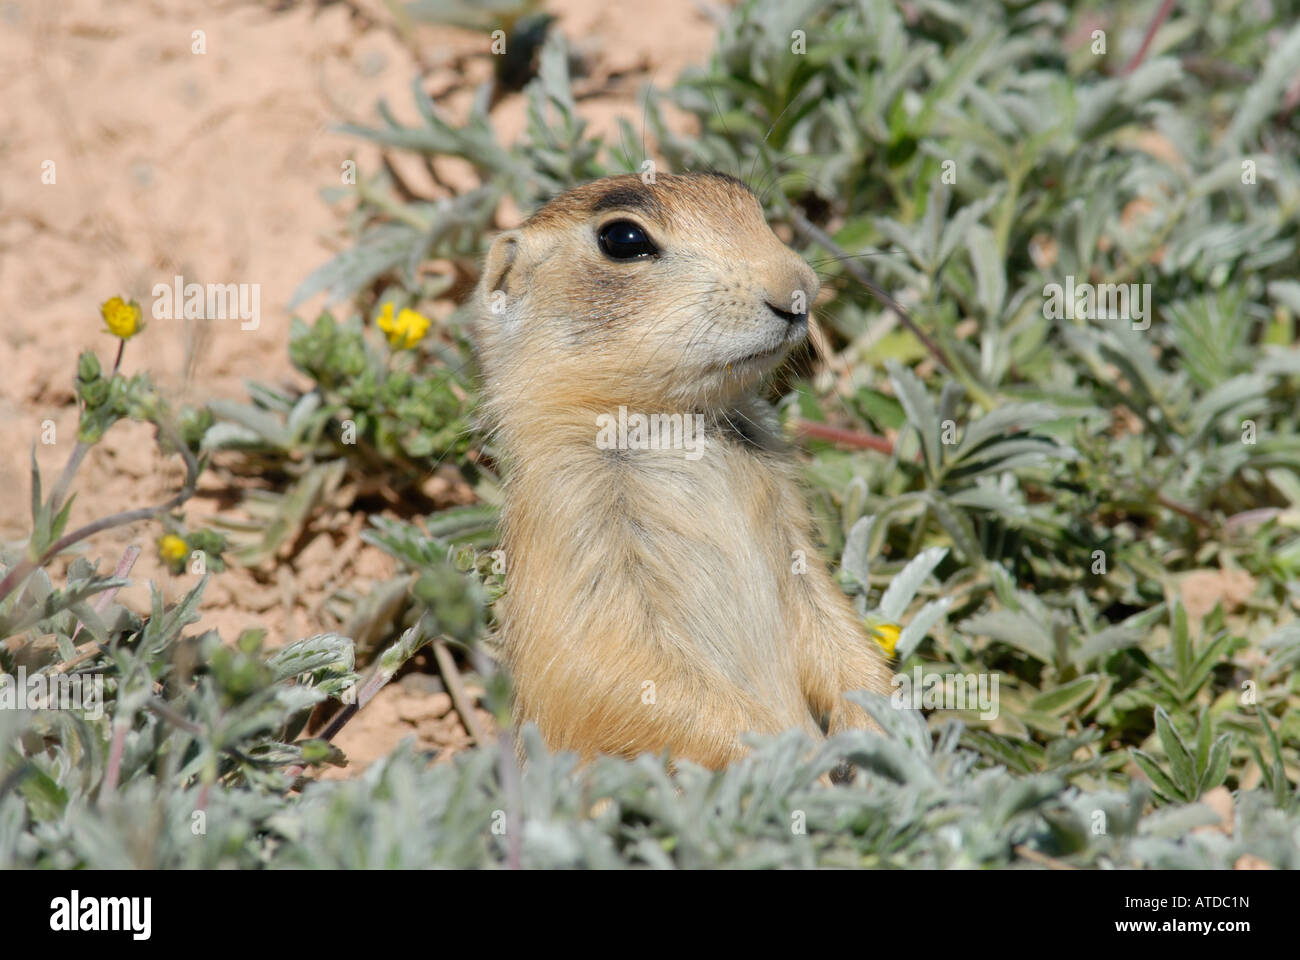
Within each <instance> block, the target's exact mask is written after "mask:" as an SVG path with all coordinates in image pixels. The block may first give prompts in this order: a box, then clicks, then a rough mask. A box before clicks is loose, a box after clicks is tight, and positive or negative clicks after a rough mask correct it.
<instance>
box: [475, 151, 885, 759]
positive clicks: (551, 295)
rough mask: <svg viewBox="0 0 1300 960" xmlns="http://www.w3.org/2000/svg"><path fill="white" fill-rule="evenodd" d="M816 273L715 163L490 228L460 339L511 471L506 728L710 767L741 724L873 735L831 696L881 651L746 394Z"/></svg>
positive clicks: (795, 323) (878, 672)
mask: <svg viewBox="0 0 1300 960" xmlns="http://www.w3.org/2000/svg"><path fill="white" fill-rule="evenodd" d="M817 287H818V281H817V276H816V274H815V273H814V272H813V271H812V269H811V268H810V267H809V266H808V265H807V264H806V263H805V262H804V261H803V259H802V258H800V257H799V256H798V255H797V254H795V253H794V252H793V251H792V250H790V249H789V248H788V247H786V246H785V245H784V244H783V243H782V242H781V241H780V240H779V239H778V238H777V237H776V235H775V234H774V233H773V232H772V230H771V229H770V228H769V227H768V225H767V223H766V222H765V220H764V218H763V212H762V208H761V206H760V204H759V202H758V200H757V199H756V198H755V197H754V195H753V194H752V193H751V192H750V191H749V189H748V188H747V187H745V186H744V184H742V183H741V182H740V181H738V180H736V179H734V178H732V177H729V176H726V175H723V174H714V173H710V174H691V175H684V176H663V175H661V176H659V177H658V178H657V181H656V182H655V183H651V184H646V183H643V182H642V181H641V179H640V178H638V177H635V176H620V177H610V178H607V179H604V180H598V181H595V182H593V183H588V184H585V185H583V186H581V187H578V188H576V189H574V190H571V191H569V192H568V193H565V194H563V195H562V196H560V197H558V198H556V199H555V200H553V201H551V202H550V203H549V204H547V205H546V206H545V207H543V208H542V209H541V210H540V211H538V212H537V213H536V214H534V215H533V216H532V217H531V218H530V219H529V220H527V221H526V222H525V223H524V224H523V225H522V226H520V227H519V228H518V229H515V230H510V231H507V232H505V233H503V234H501V235H500V236H499V237H497V238H496V240H495V241H494V242H493V244H492V247H491V249H490V251H489V252H488V255H487V259H486V263H485V267H484V271H483V276H482V278H481V280H480V282H479V286H478V289H477V290H476V292H475V298H476V316H477V320H476V325H475V331H474V334H475V340H476V344H477V350H478V356H479V362H480V365H481V367H482V371H483V376H484V387H485V389H484V398H485V399H484V412H485V415H486V419H487V422H488V425H489V426H490V428H491V429H492V430H493V432H494V437H495V438H496V440H497V442H498V444H499V448H500V450H501V452H502V454H503V459H504V466H505V469H506V498H505V506H504V511H503V528H502V529H503V543H502V545H503V547H504V549H505V556H506V593H505V595H504V596H503V597H502V598H501V600H500V601H499V602H498V607H497V613H498V618H499V621H500V624H501V629H502V638H501V639H502V647H503V650H504V652H505V657H506V661H507V663H508V665H509V667H510V670H511V673H512V675H513V679H514V685H515V704H514V713H515V719H516V721H517V722H519V723H524V722H527V721H533V722H535V723H536V724H537V726H538V728H539V729H540V731H541V733H542V736H543V737H544V739H545V740H546V742H547V743H548V744H549V746H550V747H551V748H552V749H557V750H558V749H568V750H575V751H577V752H578V753H580V754H581V755H582V756H583V757H584V758H590V757H592V756H593V755H595V754H614V755H620V756H625V757H630V756H633V755H635V754H638V753H642V752H646V751H652V752H660V751H663V750H665V749H666V750H667V751H668V753H669V754H670V755H671V757H673V758H674V759H681V758H686V759H690V760H693V761H695V762H696V763H700V764H703V765H705V766H709V767H721V766H724V765H726V764H727V763H729V762H730V761H732V760H733V759H735V758H736V757H738V756H740V755H742V754H743V753H744V752H745V750H746V748H745V746H744V745H743V744H742V742H741V739H740V735H741V733H743V732H744V731H747V730H753V731H759V732H763V733H775V732H778V731H781V730H785V729H789V728H792V727H797V728H801V729H803V730H805V731H807V732H808V733H809V734H811V735H812V736H813V737H815V738H821V737H822V735H823V728H822V723H821V720H822V718H827V719H828V723H829V727H828V729H829V731H830V732H835V731H836V730H839V729H843V728H845V727H873V726H874V724H873V723H872V721H871V720H870V718H869V717H868V716H867V714H866V713H865V712H864V711H863V710H862V709H861V708H859V707H857V706H856V705H854V704H851V703H849V702H848V701H846V700H845V699H844V698H843V696H842V694H843V693H844V692H845V691H847V690H858V689H867V690H873V691H876V692H880V693H885V692H888V690H889V675H890V671H889V667H888V664H887V660H886V657H885V655H884V653H883V651H882V650H881V649H880V648H879V647H878V646H877V644H875V643H874V642H873V641H872V640H871V639H870V638H869V637H868V635H867V633H866V631H865V629H864V628H863V626H862V624H861V622H860V620H859V618H858V616H857V614H856V613H855V612H854V610H853V608H852V606H851V604H850V603H849V601H848V599H847V598H846V597H845V596H844V594H843V592H842V591H841V590H840V589H839V588H838V586H837V585H836V584H835V582H834V581H833V580H832V579H831V578H830V575H829V574H828V573H827V571H826V567H825V565H824V563H823V562H822V559H821V557H820V555H819V553H818V551H817V549H816V547H815V545H814V543H813V539H812V526H813V524H812V520H811V516H810V514H809V511H808V509H807V507H806V505H805V503H804V500H803V495H802V493H801V490H800V486H799V483H798V480H797V471H796V464H795V460H794V457H793V454H792V452H791V451H790V450H788V449H787V447H786V445H785V443H784V441H783V439H782V437H781V436H780V432H779V427H778V423H777V419H776V415H775V411H773V410H772V409H771V407H770V406H769V405H768V404H767V403H766V402H765V401H763V400H762V399H760V397H759V396H758V394H757V388H758V386H759V385H760V383H761V381H762V379H763V377H764V376H765V375H766V374H769V373H770V372H771V371H773V370H774V369H775V368H776V367H777V366H778V365H779V364H780V363H781V361H782V360H783V359H784V358H785V356H786V354H787V353H788V352H789V351H790V349H791V348H792V347H793V346H795V345H796V344H798V343H799V342H801V341H802V340H803V339H804V338H805V337H806V336H807V331H808V313H807V311H808V309H809V306H810V305H811V303H812V301H813V298H814V297H815V296H816V293H817ZM656 417H658V418H669V419H659V420H658V421H657V423H658V433H657V434H656V433H655V431H654V428H653V426H651V427H650V428H649V429H647V426H646V425H647V422H649V423H650V424H652V425H653V424H654V423H655V422H656V421H655V420H654V418H656ZM638 418H644V419H638ZM672 418H676V419H672ZM679 425H680V426H679ZM697 431H698V432H697ZM700 432H702V435H700ZM656 437H657V439H656ZM647 447H648V448H647Z"/></svg>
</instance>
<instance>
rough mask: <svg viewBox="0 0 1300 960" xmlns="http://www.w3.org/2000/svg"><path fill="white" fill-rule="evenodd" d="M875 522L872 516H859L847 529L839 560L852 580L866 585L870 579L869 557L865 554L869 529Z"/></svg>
mask: <svg viewBox="0 0 1300 960" xmlns="http://www.w3.org/2000/svg"><path fill="white" fill-rule="evenodd" d="M875 524H876V518H875V517H874V516H868V517H860V518H859V519H858V521H857V523H855V524H853V528H852V529H851V530H849V536H848V539H847V540H846V541H845V543H844V556H843V557H842V559H841V560H840V569H842V570H843V571H844V572H845V573H847V574H848V575H849V576H850V577H852V578H853V580H854V582H856V583H858V584H859V585H860V586H862V587H864V588H865V587H866V586H867V585H868V584H869V583H870V580H869V579H868V577H869V574H870V559H869V557H868V555H867V552H868V550H869V549H870V546H871V530H872V528H873V527H874V526H875Z"/></svg>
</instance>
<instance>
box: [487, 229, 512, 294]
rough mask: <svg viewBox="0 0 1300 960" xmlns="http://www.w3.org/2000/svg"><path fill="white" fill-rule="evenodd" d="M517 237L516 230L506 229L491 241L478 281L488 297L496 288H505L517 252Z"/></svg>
mask: <svg viewBox="0 0 1300 960" xmlns="http://www.w3.org/2000/svg"><path fill="white" fill-rule="evenodd" d="M519 239H520V234H519V231H518V230H507V231H506V232H505V233H503V234H501V235H499V236H498V237H497V238H496V239H495V240H493V241H492V247H491V248H490V249H489V250H488V255H487V260H486V261H484V263H483V277H482V280H481V281H480V282H481V283H482V284H483V291H484V292H485V293H486V294H487V295H488V297H489V298H490V297H491V296H492V294H493V293H494V292H496V291H497V290H506V280H507V278H508V277H509V276H510V269H511V267H513V266H514V265H515V257H516V255H517V254H518V253H519ZM506 292H509V291H508V290H507V291H506Z"/></svg>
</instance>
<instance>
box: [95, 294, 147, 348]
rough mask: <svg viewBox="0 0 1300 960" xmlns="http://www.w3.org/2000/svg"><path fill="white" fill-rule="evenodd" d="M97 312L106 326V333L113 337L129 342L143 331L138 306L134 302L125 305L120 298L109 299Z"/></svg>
mask: <svg viewBox="0 0 1300 960" xmlns="http://www.w3.org/2000/svg"><path fill="white" fill-rule="evenodd" d="M99 312H100V314H101V315H102V316H103V317H104V323H106V324H107V325H108V332H109V333H111V334H112V335H113V336H115V337H121V338H122V339H123V340H129V339H130V338H131V337H134V336H135V335H136V334H137V333H139V332H140V331H141V330H142V329H144V328H143V327H141V326H140V305H139V304H138V303H136V302H135V301H134V300H132V301H131V302H130V303H127V302H126V301H125V300H123V299H122V298H121V297H111V298H110V299H108V300H105V301H104V303H103V304H102V305H101V306H100V308H99Z"/></svg>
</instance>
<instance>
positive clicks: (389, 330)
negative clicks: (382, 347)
mask: <svg viewBox="0 0 1300 960" xmlns="http://www.w3.org/2000/svg"><path fill="white" fill-rule="evenodd" d="M377 322H378V324H379V329H380V330H382V331H384V334H385V335H386V336H387V337H388V345H389V346H390V347H392V348H393V349H394V350H410V349H411V348H412V347H414V346H415V345H416V344H417V343H419V342H420V341H421V340H423V339H424V335H425V334H426V333H428V332H429V318H428V317H425V316H423V315H422V314H419V313H416V312H415V311H414V310H406V309H403V310H402V311H401V312H400V313H398V314H397V317H396V319H394V317H393V304H392V301H391V300H390V301H389V302H388V303H386V304H384V309H383V310H382V311H381V312H380V314H379V320H378V321H377Z"/></svg>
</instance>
